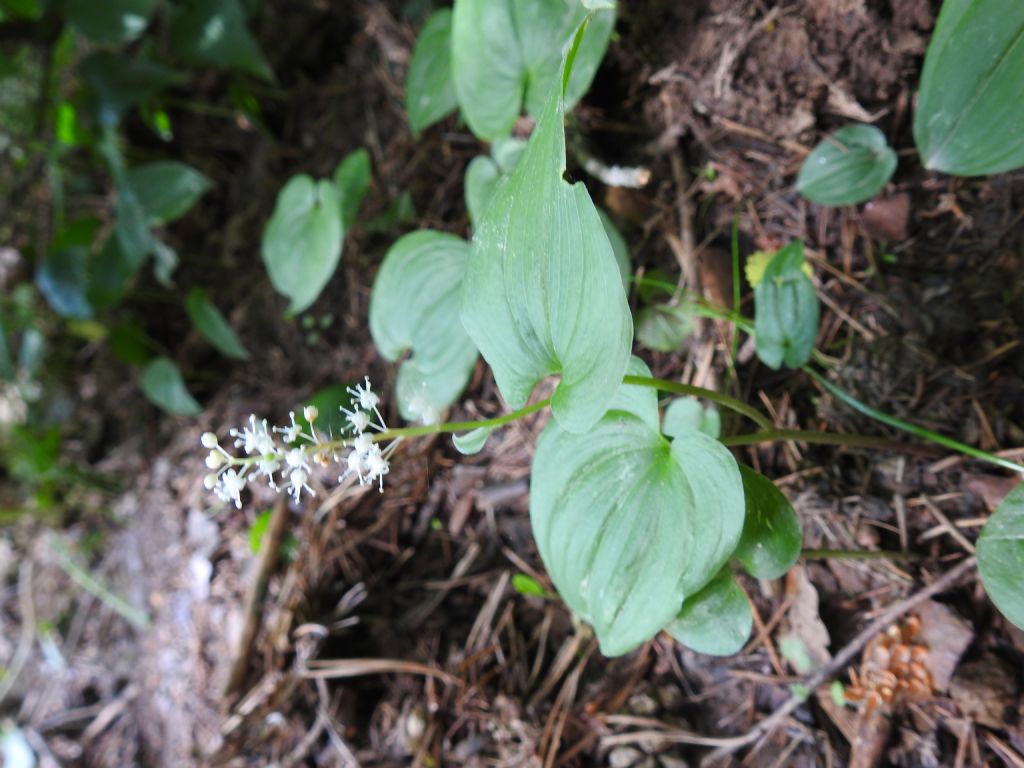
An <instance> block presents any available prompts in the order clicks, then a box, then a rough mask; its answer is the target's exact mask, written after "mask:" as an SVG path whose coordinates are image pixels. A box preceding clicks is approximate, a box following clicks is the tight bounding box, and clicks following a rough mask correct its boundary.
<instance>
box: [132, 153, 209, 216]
mask: <svg viewBox="0 0 1024 768" xmlns="http://www.w3.org/2000/svg"><path fill="white" fill-rule="evenodd" d="M125 183H126V184H127V186H128V188H129V189H131V191H132V192H133V193H134V195H135V197H136V199H138V201H139V205H141V206H142V210H143V213H144V216H145V221H146V224H147V225H149V226H153V225H156V224H166V223H167V222H169V221H174V220H175V219H177V218H178V217H180V216H183V215H185V213H187V212H188V210H189V209H190V208H191V207H192V206H193V205H195V204H196V201H197V200H198V199H199V198H200V197H201V196H202V195H203V193H204V192H206V190H208V189H209V188H210V187H211V186H212V184H211V182H210V180H209V179H208V178H206V177H205V176H204V175H203V174H201V173H200V172H199V171H197V170H196V169H195V168H191V167H189V166H187V165H185V164H184V163H178V162H173V161H170V162H159V163H147V164H146V165H139V166H136V167H134V168H131V169H130V170H129V171H128V172H127V173H126V174H125Z"/></svg>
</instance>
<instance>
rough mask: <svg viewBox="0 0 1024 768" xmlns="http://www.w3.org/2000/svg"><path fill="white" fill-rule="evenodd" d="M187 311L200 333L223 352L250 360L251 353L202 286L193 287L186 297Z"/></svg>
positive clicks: (232, 356) (238, 358) (236, 358)
mask: <svg viewBox="0 0 1024 768" xmlns="http://www.w3.org/2000/svg"><path fill="white" fill-rule="evenodd" d="M185 311H186V312H188V317H189V320H191V321H192V325H193V326H194V327H195V329H196V330H197V331H199V333H200V335H201V336H202V337H203V338H204V339H206V340H207V341H208V342H210V343H211V344H213V346H215V347H216V348H217V349H218V350H219V351H220V352H221V354H223V355H225V356H226V357H230V358H234V359H235V360H248V359H249V353H248V352H247V351H246V349H245V347H244V346H242V342H241V341H239V339H238V336H236V335H235V332H234V330H232V328H231V326H230V325H229V324H228V321H227V320H225V319H224V315H222V314H221V313H220V310H219V309H217V307H216V306H214V304H213V302H212V301H210V299H209V298H208V297H207V295H206V291H204V290H203V289H202V288H193V289H192V290H191V291H189V292H188V296H187V297H186V298H185Z"/></svg>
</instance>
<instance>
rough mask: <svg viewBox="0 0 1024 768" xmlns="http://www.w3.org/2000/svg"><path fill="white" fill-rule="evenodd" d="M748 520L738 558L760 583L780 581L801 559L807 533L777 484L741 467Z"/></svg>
mask: <svg viewBox="0 0 1024 768" xmlns="http://www.w3.org/2000/svg"><path fill="white" fill-rule="evenodd" d="M740 475H742V476H743V495H744V497H745V498H746V501H747V516H746V520H745V521H744V523H743V535H742V536H741V537H740V545H739V546H738V547H737V548H736V552H735V556H736V557H737V558H738V559H739V561H740V562H741V563H743V567H744V568H746V570H747V573H749V574H750V575H751V576H753V577H754V578H756V579H777V578H779V577H780V576H782V575H783V574H784V573H786V571H788V570H789V569H790V568H792V567H793V564H794V563H795V562H796V560H797V558H798V557H800V547H801V545H802V544H803V531H801V529H800V518H798V517H797V516H796V512H795V511H794V510H793V505H792V504H790V503H789V499H787V498H786V497H785V495H784V494H783V493H782V491H780V490H779V489H778V488H776V487H775V483H773V482H772V481H771V480H769V479H768V478H767V477H765V476H764V475H761V474H758V473H757V472H755V471H754V470H752V469H751V468H750V467H746V466H744V465H742V464H740Z"/></svg>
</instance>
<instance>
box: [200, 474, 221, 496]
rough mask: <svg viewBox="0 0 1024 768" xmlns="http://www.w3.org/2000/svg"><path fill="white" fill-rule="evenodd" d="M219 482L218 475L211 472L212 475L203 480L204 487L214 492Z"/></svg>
mask: <svg viewBox="0 0 1024 768" xmlns="http://www.w3.org/2000/svg"><path fill="white" fill-rule="evenodd" d="M217 482H218V478H217V473H216V472H211V473H210V474H208V475H207V476H206V477H204V478H203V487H204V488H205V489H206V490H208V491H212V490H213V489H214V488H216V487H217Z"/></svg>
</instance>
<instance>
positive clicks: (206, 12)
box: [171, 0, 274, 80]
mask: <svg viewBox="0 0 1024 768" xmlns="http://www.w3.org/2000/svg"><path fill="white" fill-rule="evenodd" d="M171 41H172V42H173V44H174V50H175V52H176V53H177V54H178V55H179V56H181V58H182V59H184V60H185V61H186V62H188V63H189V64H193V65H195V66H200V67H205V66H212V67H223V68H225V69H236V70H238V71H240V72H248V73H249V74H250V75H255V76H256V77H262V78H263V79H264V80H272V79H273V77H274V75H273V73H272V72H271V71H270V65H269V64H267V60H266V59H265V58H264V57H263V52H262V51H261V50H260V47H259V45H258V44H257V43H256V40H255V39H254V38H253V36H252V34H251V33H250V32H249V29H248V27H247V26H246V23H245V13H244V12H243V10H242V6H241V5H240V4H239V2H238V0H185V1H184V2H183V3H182V4H181V5H180V6H179V8H178V10H177V11H175V12H174V13H173V15H172V16H171Z"/></svg>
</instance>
